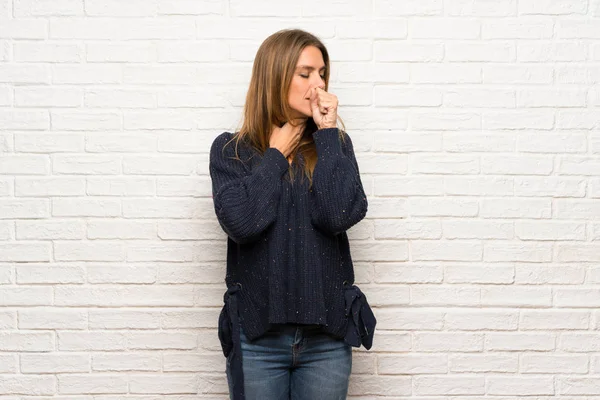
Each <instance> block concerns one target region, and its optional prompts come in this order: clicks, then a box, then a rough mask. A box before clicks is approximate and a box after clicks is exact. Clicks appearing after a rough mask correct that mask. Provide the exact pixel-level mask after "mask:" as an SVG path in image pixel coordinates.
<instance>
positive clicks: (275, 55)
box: [210, 29, 376, 400]
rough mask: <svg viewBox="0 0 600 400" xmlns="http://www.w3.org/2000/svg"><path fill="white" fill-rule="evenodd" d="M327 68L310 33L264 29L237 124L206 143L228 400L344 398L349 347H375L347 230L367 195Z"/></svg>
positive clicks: (362, 210)
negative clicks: (219, 242) (220, 259)
mask: <svg viewBox="0 0 600 400" xmlns="http://www.w3.org/2000/svg"><path fill="white" fill-rule="evenodd" d="M329 72H330V70H329V55H328V53H327V50H326V48H325V46H324V45H323V43H321V41H320V40H319V39H318V38H316V37H315V36H313V35H311V34H310V33H307V32H304V31H302V30H298V29H291V30H283V31H279V32H277V33H275V34H273V35H271V36H270V37H268V38H267V39H266V40H265V41H264V42H263V43H262V45H261V46H260V48H259V50H258V52H257V55H256V58H255V61H254V66H253V70H252V77H251V81H250V87H249V90H248V93H247V96H246V103H245V107H244V121H243V124H242V127H241V129H240V130H239V131H238V132H237V133H235V134H232V133H230V132H223V133H222V134H220V135H219V136H218V137H217V138H216V139H215V140H214V142H213V144H212V146H211V150H210V175H211V179H212V185H213V200H214V206H215V212H216V216H217V219H218V221H219V224H220V225H221V227H222V228H223V230H224V231H225V232H226V233H227V235H228V240H227V274H226V277H225V283H226V284H227V288H228V290H227V292H226V293H225V296H224V303H225V304H224V306H223V309H222V310H221V314H220V316H219V339H220V341H221V345H222V348H223V354H224V355H225V356H226V357H227V370H226V372H227V378H228V384H229V391H230V396H231V399H249V400H258V399H260V400H279V399H289V398H291V399H296V400H304V399H306V400H308V399H310V400H318V399H323V400H336V399H345V398H346V395H347V391H348V379H349V376H350V372H351V366H352V346H355V347H360V345H361V344H363V345H364V346H365V348H367V349H368V348H370V347H371V344H372V339H373V330H374V328H375V323H376V321H375V317H374V316H373V313H372V311H371V309H370V307H369V305H368V303H367V301H366V297H365V296H364V295H363V294H362V292H361V291H360V290H359V289H358V287H357V286H356V285H353V282H354V271H353V265H352V260H351V257H350V248H349V244H348V237H347V235H346V230H348V229H349V228H350V227H352V226H353V225H355V224H356V223H358V222H359V221H360V220H362V219H363V218H364V217H365V215H366V213H367V197H366V195H365V192H364V190H363V186H362V183H361V179H360V175H359V169H358V165H357V163H356V159H355V156H354V151H353V146H352V141H351V139H350V137H349V136H348V135H347V134H346V133H345V132H344V131H343V130H340V129H339V128H338V127H337V119H338V117H337V105H338V101H337V97H336V96H335V95H333V94H331V93H328V92H327V87H328V81H329ZM242 361H243V362H242Z"/></svg>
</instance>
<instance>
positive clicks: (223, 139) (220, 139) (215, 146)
mask: <svg viewBox="0 0 600 400" xmlns="http://www.w3.org/2000/svg"><path fill="white" fill-rule="evenodd" d="M232 138H233V133H231V132H227V131H225V132H223V133H221V134H219V135H217V137H215V138H214V140H213V142H212V144H211V146H210V153H211V154H214V153H215V152H216V151H217V150H218V151H222V150H223V148H224V147H225V145H226V144H227V143H228V142H229V141H231V139H232Z"/></svg>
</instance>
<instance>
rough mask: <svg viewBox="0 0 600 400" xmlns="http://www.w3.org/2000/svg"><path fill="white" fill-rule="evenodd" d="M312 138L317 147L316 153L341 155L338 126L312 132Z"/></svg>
mask: <svg viewBox="0 0 600 400" xmlns="http://www.w3.org/2000/svg"><path fill="white" fill-rule="evenodd" d="M313 140H314V141H315V146H316V147H317V155H323V156H324V157H327V156H328V155H341V154H343V153H342V143H341V142H340V131H339V129H338V128H325V129H319V130H318V131H316V132H314V133H313Z"/></svg>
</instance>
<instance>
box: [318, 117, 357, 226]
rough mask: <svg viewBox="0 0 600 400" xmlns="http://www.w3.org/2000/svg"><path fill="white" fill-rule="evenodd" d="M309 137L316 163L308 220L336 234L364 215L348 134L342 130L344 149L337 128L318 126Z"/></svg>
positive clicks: (355, 163)
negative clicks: (315, 151)
mask: <svg viewBox="0 0 600 400" xmlns="http://www.w3.org/2000/svg"><path fill="white" fill-rule="evenodd" d="M313 139H314V141H315V145H316V148H317V164H316V166H315V170H314V172H313V186H312V189H311V191H310V198H311V204H312V207H311V221H312V223H313V225H315V226H316V227H318V228H320V229H322V230H324V231H326V232H329V233H331V234H333V235H337V234H339V233H341V232H344V231H346V230H348V229H350V228H351V227H352V226H353V225H355V224H357V223H358V222H359V221H360V220H362V219H363V218H364V217H365V215H366V214H367V206H368V203H367V196H366V195H365V192H364V189H363V186H362V182H361V179H360V171H359V169H358V163H357V162H356V158H355V156H354V148H353V146H352V140H351V139H350V136H348V135H347V134H346V133H345V132H344V139H345V143H344V145H345V146H344V147H345V149H343V144H342V142H341V140H340V136H339V131H338V128H327V129H320V130H318V131H316V132H315V133H314V134H313ZM344 150H345V151H344Z"/></svg>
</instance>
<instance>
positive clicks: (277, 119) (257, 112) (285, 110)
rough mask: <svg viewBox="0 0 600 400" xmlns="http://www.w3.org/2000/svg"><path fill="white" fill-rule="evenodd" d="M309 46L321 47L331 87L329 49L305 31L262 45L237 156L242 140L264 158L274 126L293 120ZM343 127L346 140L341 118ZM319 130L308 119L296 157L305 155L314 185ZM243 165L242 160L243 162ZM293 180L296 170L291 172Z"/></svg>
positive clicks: (279, 34)
mask: <svg viewBox="0 0 600 400" xmlns="http://www.w3.org/2000/svg"><path fill="white" fill-rule="evenodd" d="M307 46H315V47H317V48H318V49H319V50H320V51H321V53H322V55H323V61H324V63H325V71H324V75H325V79H324V81H325V90H327V88H328V86H329V76H330V63H329V53H328V52H327V49H326V48H325V45H324V44H323V43H322V42H321V41H320V40H319V39H318V38H317V37H316V36H314V35H312V34H311V33H308V32H306V31H303V30H301V29H284V30H280V31H278V32H276V33H274V34H272V35H271V36H269V37H268V38H267V39H265V41H264V42H263V43H262V44H261V45H260V47H259V49H258V51H257V53H256V58H255V59H254V65H253V67H252V77H251V79H250V85H249V88H248V92H247V94H246V102H245V104H244V113H243V117H244V118H243V122H242V125H241V127H240V128H239V130H238V131H237V132H236V133H235V135H234V138H233V139H235V140H236V156H237V159H238V160H239V156H238V154H237V146H238V144H239V142H240V140H243V141H244V142H245V143H246V144H249V145H250V146H252V147H254V149H256V150H258V151H259V152H260V153H261V154H264V152H265V151H266V150H267V149H268V148H269V139H270V137H271V133H272V130H273V125H277V126H279V127H281V126H283V125H284V124H285V123H286V122H287V121H291V120H292V118H293V117H292V109H291V107H290V105H289V104H288V95H289V90H290V85H291V82H292V78H293V76H294V71H295V69H296V64H297V62H298V59H299V58H300V53H301V52H302V50H304V48H305V47H307ZM338 120H339V122H340V125H341V127H342V128H341V129H340V130H339V131H340V137H341V139H342V140H343V139H344V131H345V126H344V123H343V121H342V120H341V118H340V117H339V116H338ZM316 130H317V126H316V124H315V122H314V120H313V119H312V118H308V120H307V121H306V125H305V128H304V132H303V135H302V138H301V139H300V143H299V145H298V147H297V150H296V152H295V153H294V154H293V157H294V158H295V157H296V155H297V153H301V154H302V156H303V158H304V174H303V176H306V177H307V178H308V179H309V181H310V184H311V185H312V175H313V171H314V169H315V165H316V163H317V151H316V147H315V143H314V141H313V138H312V133H313V132H315V131H316ZM240 161H241V160H240ZM290 176H291V177H292V180H293V169H290Z"/></svg>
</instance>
